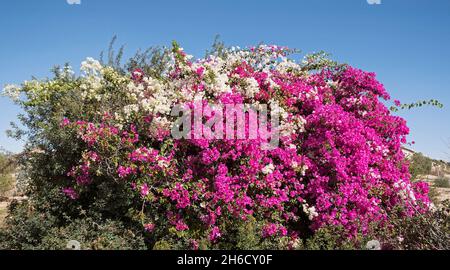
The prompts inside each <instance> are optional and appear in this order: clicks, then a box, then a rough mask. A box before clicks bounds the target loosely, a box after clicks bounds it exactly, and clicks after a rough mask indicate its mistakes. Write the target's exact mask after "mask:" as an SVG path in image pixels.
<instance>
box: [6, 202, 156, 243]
mask: <svg viewBox="0 0 450 270" xmlns="http://www.w3.org/2000/svg"><path fill="white" fill-rule="evenodd" d="M10 208H11V209H10V211H11V213H10V215H9V217H8V219H7V222H6V223H7V226H6V227H5V229H4V230H2V231H1V232H0V249H45V250H60V249H65V248H66V245H67V242H68V241H70V240H76V241H78V242H80V243H81V248H82V249H107V250H114V249H120V250H124V249H146V248H147V247H146V244H145V242H144V237H143V235H142V232H141V231H140V230H139V229H138V227H133V226H129V225H127V226H125V225H124V223H122V222H120V221H119V220H116V221H113V220H105V221H104V222H102V223H100V224H99V223H97V222H98V221H97V220H95V219H94V218H92V217H80V218H77V219H71V217H69V216H64V217H63V219H61V217H58V216H56V215H53V214H52V213H51V211H42V210H37V209H35V208H34V207H33V204H31V203H28V202H24V203H17V202H13V203H12V205H11V207H10ZM96 221H97V222H96Z"/></svg>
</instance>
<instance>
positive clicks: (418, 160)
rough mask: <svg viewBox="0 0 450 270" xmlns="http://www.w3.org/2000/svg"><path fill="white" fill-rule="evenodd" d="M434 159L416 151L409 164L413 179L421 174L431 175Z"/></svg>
mask: <svg viewBox="0 0 450 270" xmlns="http://www.w3.org/2000/svg"><path fill="white" fill-rule="evenodd" d="M432 163H433V161H432V160H431V159H430V158H428V157H426V156H424V155H423V154H421V153H415V154H414V155H413V156H412V157H411V159H410V164H409V172H410V173H411V179H412V180H416V179H417V177H418V176H419V175H429V174H431V168H432Z"/></svg>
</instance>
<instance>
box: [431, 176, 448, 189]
mask: <svg viewBox="0 0 450 270" xmlns="http://www.w3.org/2000/svg"><path fill="white" fill-rule="evenodd" d="M434 186H435V187H439V188H450V180H449V179H447V178H439V179H437V180H435V181H434Z"/></svg>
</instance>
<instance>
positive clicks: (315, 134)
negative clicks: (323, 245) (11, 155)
mask: <svg viewBox="0 0 450 270" xmlns="http://www.w3.org/2000/svg"><path fill="white" fill-rule="evenodd" d="M292 53H294V51H293V50H290V49H288V48H285V47H279V46H268V45H261V46H257V47H251V48H247V49H240V48H229V49H225V48H220V50H216V51H215V52H213V53H211V54H209V55H208V56H206V57H205V58H201V59H193V57H192V56H190V55H187V54H186V53H185V52H184V51H183V49H182V48H181V47H179V46H178V45H177V44H176V43H174V44H173V48H172V49H171V50H166V51H162V52H160V53H159V54H157V55H156V56H155V54H153V57H152V58H151V59H150V58H148V59H147V61H145V57H143V60H142V59H141V61H137V60H136V59H137V58H135V59H132V60H131V61H130V62H129V64H128V65H127V67H126V68H125V69H122V68H120V67H118V66H117V65H116V64H114V63H113V62H111V61H110V62H109V63H102V62H100V61H97V60H94V59H92V58H88V59H86V61H84V62H83V63H82V65H81V74H80V75H79V76H76V75H74V72H73V71H72V69H71V68H70V67H69V66H66V67H64V68H60V69H55V74H56V76H55V77H54V78H52V79H47V80H41V81H39V80H32V81H28V82H25V83H23V84H22V85H21V86H8V87H7V89H6V90H7V91H8V93H9V94H10V95H11V96H12V97H13V99H14V100H15V101H16V102H17V103H18V104H20V105H21V106H22V107H23V108H24V111H25V112H26V113H25V114H24V115H23V116H22V120H23V122H24V123H25V124H26V125H27V128H28V138H29V144H28V149H29V150H30V151H29V152H30V154H29V157H28V159H29V160H28V161H27V162H28V163H29V164H31V167H32V168H34V169H32V170H30V171H31V172H30V176H29V177H30V178H31V179H35V180H32V183H31V184H30V187H31V188H30V190H31V191H30V192H31V193H30V194H34V195H31V199H30V200H31V201H33V200H35V201H40V202H42V201H44V202H43V204H44V205H45V206H42V205H41V206H35V208H33V209H34V211H36V208H38V209H39V207H41V208H44V207H45V208H46V209H49V207H50V209H54V210H52V211H53V213H52V214H53V215H55V216H57V217H58V218H57V220H58V221H57V222H56V223H58V224H59V226H62V224H67V223H68V222H70V220H72V219H80V218H83V215H86V216H95V218H96V219H97V220H109V219H112V220H117V221H120V222H122V223H123V224H125V227H128V228H129V229H130V230H132V231H134V232H135V233H136V234H139V235H142V237H143V238H145V239H146V240H145V242H146V245H147V247H148V248H191V249H198V248H284V249H290V248H297V247H299V246H301V245H302V243H303V242H304V240H305V239H308V238H310V237H312V236H314V234H315V233H316V232H318V231H322V230H323V229H324V228H330V227H333V228H339V234H338V238H340V239H342V240H343V241H351V239H356V238H357V237H358V236H361V235H362V236H364V235H371V234H372V233H374V232H375V229H377V230H379V229H380V228H387V229H389V228H390V226H392V225H393V224H392V222H391V221H390V216H391V215H392V214H394V213H395V215H396V216H398V215H400V216H404V217H405V218H407V217H413V216H415V215H418V214H423V213H425V212H427V211H429V209H430V207H431V203H430V201H429V199H428V196H427V193H428V186H427V185H426V184H424V183H421V182H416V183H412V182H411V181H410V173H409V172H408V162H407V161H406V160H405V157H404V155H403V153H402V151H401V146H402V144H404V143H406V136H407V135H408V132H409V129H408V127H407V126H406V122H405V120H404V119H402V118H400V117H398V116H395V115H392V114H391V111H390V110H389V109H388V108H387V107H386V105H385V104H386V103H387V101H388V100H389V99H390V97H389V94H388V93H387V91H386V90H385V88H384V87H383V85H382V84H381V83H380V82H378V81H377V80H376V77H375V74H374V73H368V72H365V71H362V70H360V69H357V68H354V67H351V66H348V65H340V64H337V63H335V62H333V61H331V60H328V59H327V58H326V56H325V55H324V54H321V53H319V54H312V55H308V56H306V57H305V58H304V59H303V61H301V62H297V61H294V60H292V59H291V57H290V55H291V54H292ZM141 56H142V55H141ZM156 60H158V61H156ZM199 103H200V104H203V105H205V108H208V104H219V105H227V104H228V105H230V104H231V105H238V104H252V105H261V104H268V105H270V108H271V110H272V111H276V113H277V114H278V115H279V116H280V123H279V126H278V128H277V131H278V132H279V134H280V137H279V143H278V144H277V146H276V147H273V148H265V147H262V146H263V144H264V143H265V141H264V138H262V136H256V137H254V138H232V139H230V138H220V139H216V138H205V137H201V138H196V137H195V136H193V135H192V134H190V136H187V137H184V138H174V136H173V134H172V133H173V132H171V131H172V130H173V127H174V124H175V123H176V122H177V120H178V119H179V115H174V114H173V112H172V109H173V108H174V107H175V106H178V105H180V104H183V105H185V106H187V107H190V108H192V107H194V106H195V104H199ZM205 108H203V110H204V111H203V112H204V113H205V114H204V117H203V118H204V119H203V120H204V121H205V122H207V121H208V120H210V119H211V118H213V117H214V114H215V113H214V112H213V113H211V110H210V109H205ZM206 111H209V115H208V112H206ZM200 125H204V123H203V124H202V123H200ZM202 128H204V126H200V129H202ZM245 128H246V130H247V131H248V128H249V127H248V125H247V126H246V127H245ZM273 130H275V127H273ZM228 132H233V133H234V130H231V131H228ZM19 135H20V134H19ZM259 135H260V134H259ZM33 182H34V183H33ZM48 190H52V193H51V194H52V195H51V196H50V197H49V198H47V197H48V196H49V195H48ZM44 191H45V192H44ZM36 194H41V195H39V196H38V195H36ZM43 194H47V195H43ZM43 196H45V197H46V199H45V200H44V199H42V197H43ZM30 203H31V202H30ZM61 208H64V214H63V213H61V212H62V210H61ZM250 232H251V233H253V234H255V235H254V236H249V235H246V234H249V233H250ZM140 237H141V236H140ZM252 237H253V238H255V239H253V238H252ZM242 238H245V240H242ZM250 238H252V239H250ZM251 243H254V245H252V244H251Z"/></svg>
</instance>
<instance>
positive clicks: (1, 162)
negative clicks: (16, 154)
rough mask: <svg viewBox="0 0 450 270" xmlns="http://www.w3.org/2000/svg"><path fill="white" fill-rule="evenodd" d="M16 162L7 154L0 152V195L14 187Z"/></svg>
mask: <svg viewBox="0 0 450 270" xmlns="http://www.w3.org/2000/svg"><path fill="white" fill-rule="evenodd" d="M13 172H14V162H13V160H12V158H11V157H10V156H8V155H6V154H3V153H0V197H1V196H4V195H5V193H6V192H7V191H9V190H11V189H12V188H13V187H14V177H13V176H12V173H13Z"/></svg>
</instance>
